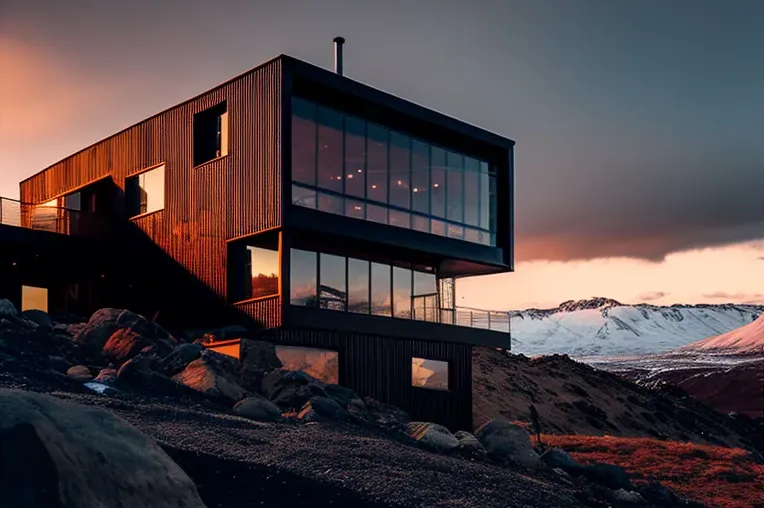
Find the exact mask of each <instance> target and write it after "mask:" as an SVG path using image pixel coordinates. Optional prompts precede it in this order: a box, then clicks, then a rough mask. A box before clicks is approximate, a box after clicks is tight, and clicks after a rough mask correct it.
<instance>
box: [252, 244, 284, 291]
mask: <svg viewBox="0 0 764 508" xmlns="http://www.w3.org/2000/svg"><path fill="white" fill-rule="evenodd" d="M247 254H248V256H247V266H248V269H247V271H246V272H247V275H248V278H249V281H251V283H250V284H247V285H246V286H245V287H246V288H247V289H248V291H247V294H245V297H247V298H260V297H264V296H271V295H277V294H278V293H279V252H278V250H274V249H264V248H262V247H252V246H248V247H247Z"/></svg>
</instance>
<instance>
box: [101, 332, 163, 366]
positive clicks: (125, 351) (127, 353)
mask: <svg viewBox="0 0 764 508" xmlns="http://www.w3.org/2000/svg"><path fill="white" fill-rule="evenodd" d="M153 345H154V339H153V338H152V337H147V336H145V335H141V334H140V333H138V332H134V331H133V330H132V329H131V328H120V329H119V330H117V331H115V332H114V333H112V334H111V336H110V337H109V338H108V339H107V340H106V344H104V346H103V356H104V357H105V358H106V359H107V360H111V361H112V362H114V363H116V364H117V365H122V364H123V363H125V362H126V361H127V360H129V359H131V358H132V357H134V356H135V355H137V354H138V353H140V352H141V350H143V349H144V348H147V347H151V346H153Z"/></svg>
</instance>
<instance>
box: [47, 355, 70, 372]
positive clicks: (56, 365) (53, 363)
mask: <svg viewBox="0 0 764 508" xmlns="http://www.w3.org/2000/svg"><path fill="white" fill-rule="evenodd" d="M48 366H49V367H50V368H51V370H54V371H56V372H60V373H61V374H66V372H67V371H68V370H69V367H71V366H72V365H71V364H70V363H69V362H67V361H66V360H65V359H64V358H62V357H60V356H48Z"/></svg>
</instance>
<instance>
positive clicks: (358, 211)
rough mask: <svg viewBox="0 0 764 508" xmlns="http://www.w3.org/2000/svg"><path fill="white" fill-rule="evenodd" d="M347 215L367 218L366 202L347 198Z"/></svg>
mask: <svg viewBox="0 0 764 508" xmlns="http://www.w3.org/2000/svg"><path fill="white" fill-rule="evenodd" d="M345 217H353V218H354V219H365V218H366V204H365V203H364V202H363V201H358V200H355V199H348V198H345Z"/></svg>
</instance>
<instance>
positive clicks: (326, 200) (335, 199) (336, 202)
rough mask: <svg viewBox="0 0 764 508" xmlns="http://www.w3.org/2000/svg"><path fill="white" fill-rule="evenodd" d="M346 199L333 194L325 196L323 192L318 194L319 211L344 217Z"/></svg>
mask: <svg viewBox="0 0 764 508" xmlns="http://www.w3.org/2000/svg"><path fill="white" fill-rule="evenodd" d="M343 200H344V198H342V197H340V196H335V195H333V194H325V193H323V192H319V193H318V209H319V210H321V211H322V212H329V213H336V214H338V215H342V214H343V213H344V209H345V204H344V202H343Z"/></svg>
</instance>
